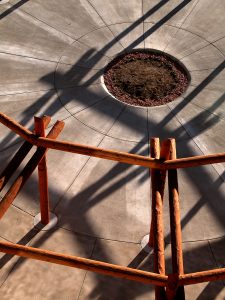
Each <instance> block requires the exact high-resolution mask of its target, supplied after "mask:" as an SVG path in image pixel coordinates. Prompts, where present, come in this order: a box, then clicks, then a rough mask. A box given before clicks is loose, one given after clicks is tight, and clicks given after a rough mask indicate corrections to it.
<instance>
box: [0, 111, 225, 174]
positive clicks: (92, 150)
mask: <svg viewBox="0 0 225 300" xmlns="http://www.w3.org/2000/svg"><path fill="white" fill-rule="evenodd" d="M0 123H2V124H4V125H5V126H7V127H8V128H10V129H11V130H13V131H14V132H15V133H17V134H18V135H20V136H21V137H23V138H24V139H25V140H27V141H28V142H30V143H31V144H33V145H36V146H38V147H45V148H49V149H55V150H60V151H65V152H71V153H77V154H82V155H88V156H94V157H99V158H103V159H108V160H113V161H118V162H122V163H127V164H132V165H140V166H144V167H147V168H156V169H179V168H191V167H197V166H202V165H208V164H216V163H221V162H225V152H222V153H217V154H210V155H200V156H192V157H186V158H179V159H175V160H166V161H161V160H159V159H154V158H150V157H145V156H141V155H136V154H130V153H126V152H119V151H115V150H106V149H102V148H97V147H91V146H87V145H82V144H76V143H71V142H66V141H54V140H52V139H49V138H43V137H39V138H37V137H36V136H35V135H34V134H33V133H32V132H31V131H29V130H28V129H26V128H24V127H23V126H22V125H20V124H19V123H17V122H15V121H14V120H12V119H11V118H9V117H8V116H6V115H4V114H2V113H0Z"/></svg>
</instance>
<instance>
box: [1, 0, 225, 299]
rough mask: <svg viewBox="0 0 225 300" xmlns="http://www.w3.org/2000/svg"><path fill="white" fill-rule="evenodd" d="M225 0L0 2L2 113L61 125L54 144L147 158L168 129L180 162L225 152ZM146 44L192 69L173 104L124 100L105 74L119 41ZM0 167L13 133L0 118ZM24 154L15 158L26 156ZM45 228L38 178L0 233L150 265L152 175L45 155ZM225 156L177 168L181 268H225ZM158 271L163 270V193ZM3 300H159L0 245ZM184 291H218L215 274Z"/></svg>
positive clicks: (208, 294) (141, 289) (202, 294)
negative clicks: (222, 160) (0, 249)
mask: <svg viewBox="0 0 225 300" xmlns="http://www.w3.org/2000/svg"><path fill="white" fill-rule="evenodd" d="M224 16H225V1H224V0H214V1H211V0H196V1H195V0H192V1H177V0H170V1H163V0H162V1H155V0H154V1H153V0H151V1H149V0H143V1H141V0H129V1H128V0H124V1H119V0H114V1H109V0H104V1H103V0H82V1H81V0H77V1H75V0H67V1H55V0H45V1H41V0H20V1H8V2H7V1H3V2H2V3H1V2H0V22H1V23H0V24H1V26H0V37H1V42H0V70H1V72H0V108H1V111H2V112H4V113H6V114H8V115H9V116H11V117H13V118H15V119H16V120H17V121H19V122H20V123H21V124H23V125H25V126H26V127H28V128H32V126H33V119H32V118H33V115H43V114H47V115H50V116H51V117H52V122H51V124H50V126H51V125H52V123H53V122H54V121H56V120H57V119H60V120H64V121H65V129H64V131H63V132H62V134H61V137H60V138H61V139H62V140H69V141H73V142H77V143H84V144H88V145H93V146H100V147H104V148H108V149H116V150H122V151H128V152H132V153H139V154H141V155H148V141H149V139H150V137H153V136H159V137H160V138H161V139H165V138H168V137H175V138H176V139H177V148H178V149H177V152H178V156H179V157H184V156H192V155H199V154H208V153H215V152H224V151H225V134H224V126H225V84H224V82H225V70H224V67H225V62H224V56H225V26H224ZM145 47H146V48H155V49H160V50H163V51H166V52H167V53H170V54H172V55H174V56H175V57H177V58H178V59H180V60H181V61H182V62H183V64H184V65H185V66H186V67H187V68H188V70H189V71H190V74H191V83H190V86H189V88H188V90H187V92H186V93H185V94H184V95H182V97H180V98H179V99H176V100H175V101H174V102H171V103H169V104H168V105H163V106H160V107H154V108H136V107H129V106H126V105H124V104H122V103H120V102H117V101H115V100H114V99H112V98H111V97H110V96H109V95H108V94H107V93H106V92H105V91H104V89H103V87H102V85H101V82H100V78H101V75H102V70H103V68H104V66H105V65H106V64H107V63H108V61H110V60H111V59H112V57H113V56H115V55H116V54H117V53H119V52H121V51H123V50H129V49H133V48H145ZM0 133H1V135H0V136H1V138H0V144H1V145H0V149H1V157H0V160H1V162H2V163H1V169H2V168H3V167H4V166H5V164H6V161H7V160H9V158H10V156H11V155H12V154H13V153H14V152H15V151H16V149H18V147H19V146H20V144H21V139H20V138H18V137H17V136H15V135H14V134H12V133H10V132H9V130H7V129H6V128H4V127H3V126H0ZM24 164H25V162H24V163H23V165H24ZM48 167H49V191H50V199H51V210H52V211H53V212H54V213H56V214H57V216H58V218H59V222H58V224H57V226H56V227H55V228H54V229H52V230H51V231H43V230H41V231H40V230H38V229H37V228H34V226H33V219H34V216H35V215H36V214H37V213H38V212H39V203H38V201H39V196H38V187H37V174H36V173H35V174H33V175H32V177H31V178H30V179H29V181H28V183H27V184H26V186H25V187H24V189H23V191H22V192H21V194H20V195H19V196H18V197H17V199H16V200H15V202H14V203H13V206H12V207H11V208H10V209H9V211H8V212H7V214H6V215H5V216H4V218H3V219H2V220H1V222H0V238H1V239H2V240H8V241H12V242H16V243H21V244H24V245H32V246H34V247H41V248H44V249H51V250H54V251H58V252H62V253H68V254H74V255H79V256H83V257H88V258H93V259H99V260H102V261H106V262H112V263H116V264H121V265H125V266H130V267H133V268H140V269H144V270H152V266H153V257H152V255H147V254H146V253H145V252H144V251H143V250H142V249H141V247H140V241H141V240H142V238H143V236H145V235H146V234H148V232H149V226H150V225H149V224H150V210H151V207H150V199H151V195H150V183H149V182H150V181H149V175H148V170H146V169H145V168H142V167H138V166H130V165H125V164H118V163H116V162H111V161H106V160H100V159H97V158H89V157H86V156H81V155H74V154H69V153H61V152H57V151H49V153H48ZM224 171H225V165H224V164H217V165H213V166H205V167H200V168H193V169H188V170H179V173H178V175H179V183H180V184H179V185H180V198H181V217H182V232H183V241H184V243H183V249H184V265H185V272H194V271H201V270H206V269H213V268H216V267H220V266H224V265H225V254H224V253H225V197H224V196H225V184H224V180H225V175H224V174H225V172H224ZM164 216H165V241H166V250H165V251H166V264H167V273H169V272H170V271H171V259H170V245H169V241H170V240H169V222H168V201H167V200H166V201H165V209H164ZM0 265H1V267H2V268H1V271H0V286H1V288H0V298H1V299H3V300H6V299H7V300H20V299H24V300H25V299H29V300H30V299H32V298H33V299H35V300H42V299H44V300H45V299H46V300H50V299H54V300H55V299H57V300H58V299H59V300H61V299H62V300H72V299H84V300H86V299H103V300H105V299H106V300H108V299H109V300H110V299H112V300H128V299H129V300H131V299H143V300H145V299H154V290H153V288H152V286H148V285H144V284H140V283H134V282H129V281H126V280H118V279H113V278H110V277H105V276H100V275H97V274H94V273H90V272H85V271H82V270H78V269H71V268H68V267H62V266H57V265H52V264H47V263H43V262H38V261H33V260H24V259H20V258H17V257H11V256H9V255H4V254H1V258H0ZM186 298H187V299H190V300H192V299H199V300H201V299H225V288H224V283H223V282H216V283H204V284H198V285H195V286H188V287H186Z"/></svg>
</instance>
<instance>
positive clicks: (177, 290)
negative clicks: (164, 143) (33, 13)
mask: <svg viewBox="0 0 225 300" xmlns="http://www.w3.org/2000/svg"><path fill="white" fill-rule="evenodd" d="M169 142H170V148H171V152H170V159H176V158H177V156H176V141H175V139H170V140H169ZM168 185H169V207H170V232H171V252H172V267H173V274H172V275H171V277H169V279H170V278H171V279H172V280H171V282H172V284H170V282H169V284H168V286H167V298H168V299H169V300H170V299H171V300H172V299H180V300H184V299H185V292H184V287H183V286H179V287H178V278H179V275H183V274H184V265H183V252H182V233H181V223H180V205H179V192H178V179H177V170H176V169H174V170H168Z"/></svg>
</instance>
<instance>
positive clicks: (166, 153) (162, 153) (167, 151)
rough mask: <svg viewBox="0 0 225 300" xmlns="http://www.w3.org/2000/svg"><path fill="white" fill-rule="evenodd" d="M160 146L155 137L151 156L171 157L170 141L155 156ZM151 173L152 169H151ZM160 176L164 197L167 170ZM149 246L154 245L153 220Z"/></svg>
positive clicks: (164, 143) (164, 158) (163, 144)
mask: <svg viewBox="0 0 225 300" xmlns="http://www.w3.org/2000/svg"><path fill="white" fill-rule="evenodd" d="M159 148H160V144H159V139H158V138H154V141H153V142H152V143H151V144H150V155H151V157H154V158H157V159H159V158H160V160H162V161H164V160H167V159H169V157H170V141H169V140H166V141H163V142H162V146H161V149H160V155H158V156H157V157H155V155H156V152H157V149H159ZM149 171H150V173H151V170H149ZM160 178H161V195H162V199H163V196H164V188H165V181H166V170H161V171H160ZM148 244H149V246H150V247H153V245H154V234H153V223H152V221H151V227H150V234H149V243H148Z"/></svg>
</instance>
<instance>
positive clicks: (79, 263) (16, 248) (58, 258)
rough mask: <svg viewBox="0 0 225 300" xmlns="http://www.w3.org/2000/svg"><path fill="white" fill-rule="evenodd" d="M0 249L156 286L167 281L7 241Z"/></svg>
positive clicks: (107, 264)
mask: <svg viewBox="0 0 225 300" xmlns="http://www.w3.org/2000/svg"><path fill="white" fill-rule="evenodd" d="M0 251H1V252H4V253H8V254H12V255H18V256H22V257H26V258H32V259H36V260H41V261H45V262H50V263H55V264H59V265H64V266H69V267H72V268H78V269H83V270H88V271H93V272H96V273H100V274H103V275H109V276H113V277H117V278H125V279H129V280H134V281H138V282H142V283H147V284H154V285H157V286H165V285H166V282H167V276H164V275H159V274H155V273H151V272H146V271H142V270H137V269H132V268H128V267H122V266H118V265H113V264H109V263H105V262H101V261H96V260H91V259H87V258H82V257H78V256H72V255H67V254H60V253H57V252H53V251H49V250H43V249H37V248H33V247H28V246H22V245H17V244H13V243H8V242H0Z"/></svg>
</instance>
